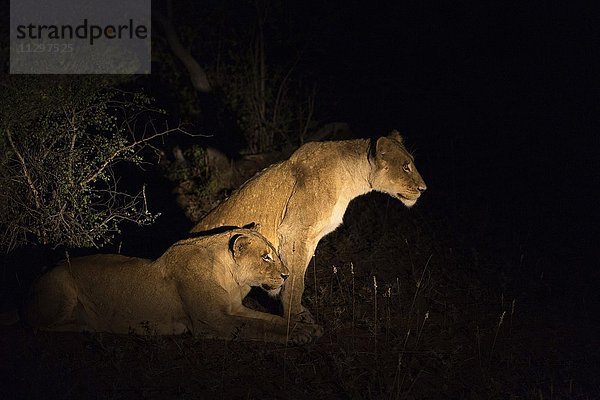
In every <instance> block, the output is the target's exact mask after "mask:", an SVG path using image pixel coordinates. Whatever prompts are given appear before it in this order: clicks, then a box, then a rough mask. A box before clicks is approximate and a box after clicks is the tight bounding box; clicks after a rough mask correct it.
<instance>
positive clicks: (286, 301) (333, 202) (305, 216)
mask: <svg viewBox="0 0 600 400" xmlns="http://www.w3.org/2000/svg"><path fill="white" fill-rule="evenodd" d="M426 188H427V187H426V186H425V182H424V181H423V179H422V178H421V175H419V172H418V171H417V168H416V166H415V165H414V159H413V157H412V155H411V154H410V153H409V152H408V151H407V150H406V148H405V147H404V144H403V141H402V137H401V136H400V134H399V133H398V132H395V131H394V132H392V133H391V134H390V135H389V136H387V137H381V138H379V139H377V140H362V139H359V140H347V141H332V142H313V143H307V144H305V145H304V146H302V147H300V148H299V149H298V150H297V151H296V152H295V153H294V154H293V155H292V156H291V157H290V159H289V160H286V161H283V162H281V163H279V164H274V165H272V166H270V167H269V168H267V169H265V170H263V171H262V172H260V173H259V174H257V175H256V176H255V177H254V178H252V179H250V180H249V181H248V182H246V183H245V184H244V185H243V186H242V187H241V188H240V189H239V190H238V191H236V192H235V193H233V194H232V195H231V197H229V198H228V199H226V200H224V201H223V202H222V203H221V204H219V205H218V206H217V207H216V208H215V209H213V210H212V211H211V212H210V213H208V215H207V216H206V217H205V218H204V219H203V220H202V221H200V223H198V225H196V226H195V227H194V229H193V231H203V230H207V229H212V228H216V227H219V226H224V225H236V226H242V225H245V224H248V223H251V222H253V221H256V222H257V223H258V224H259V225H260V232H261V233H262V234H263V235H264V236H265V237H266V238H267V239H268V240H269V241H270V242H271V243H273V245H274V246H275V247H276V248H277V249H278V251H279V255H280V256H281V258H282V260H283V262H284V263H285V264H286V265H287V266H288V268H289V269H290V271H291V274H292V276H291V279H289V280H288V281H287V282H286V284H285V287H284V292H285V293H283V297H282V300H283V306H284V313H285V315H286V316H287V315H289V314H288V313H291V315H292V316H295V317H296V318H297V319H301V320H304V321H307V322H313V319H312V317H311V315H310V313H308V311H307V310H306V309H304V307H302V305H301V299H302V293H303V292H304V273H305V271H306V268H307V266H308V262H309V261H310V258H311V256H312V255H313V253H314V251H315V249H316V247H317V244H318V243H319V240H321V238H322V237H323V236H325V235H327V234H328V233H330V232H332V231H333V230H334V229H336V228H337V227H338V226H339V225H340V224H341V223H342V219H343V216H344V213H345V211H346V208H347V207H348V203H350V201H351V200H352V199H354V198H355V197H358V196H360V195H362V194H365V193H368V192H370V191H372V190H376V191H380V192H384V193H388V194H389V195H390V196H393V197H395V198H397V199H398V200H400V201H401V202H402V203H404V204H405V205H406V206H407V207H410V206H412V205H414V204H415V202H416V201H417V199H418V198H419V196H420V195H421V193H422V192H423V191H425V189H426Z"/></svg>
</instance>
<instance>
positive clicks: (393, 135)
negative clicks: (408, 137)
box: [387, 129, 404, 145]
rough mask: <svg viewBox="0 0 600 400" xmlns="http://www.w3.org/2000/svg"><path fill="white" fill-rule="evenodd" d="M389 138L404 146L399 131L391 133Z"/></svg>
mask: <svg viewBox="0 0 600 400" xmlns="http://www.w3.org/2000/svg"><path fill="white" fill-rule="evenodd" d="M387 137H388V138H390V139H392V140H395V141H396V142H398V143H400V144H401V145H404V139H403V138H402V135H400V132H398V131H397V130H395V129H394V130H393V131H391V132H390V134H389V135H387Z"/></svg>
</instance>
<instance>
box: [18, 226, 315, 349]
mask: <svg viewBox="0 0 600 400" xmlns="http://www.w3.org/2000/svg"><path fill="white" fill-rule="evenodd" d="M267 255H268V256H267ZM288 273H289V271H288V269H287V268H286V267H285V266H284V264H283V263H282V262H281V260H280V259H279V257H278V256H277V253H276V251H275V249H274V248H273V246H272V245H271V244H269V243H268V242H267V241H266V240H265V238H264V237H263V236H262V235H260V234H259V233H257V232H255V231H253V230H249V229H235V230H231V231H228V232H225V233H219V234H215V235H210V236H205V237H201V238H194V239H188V240H183V241H180V242H177V243H175V244H174V245H173V246H171V247H170V248H169V249H168V250H167V251H166V252H165V254H164V255H163V256H161V257H160V258H159V259H158V260H156V261H151V260H146V259H141V258H133V257H125V256H121V255H115V254H107V255H94V256H88V257H80V258H73V259H71V260H68V261H65V262H63V263H62V264H60V265H58V266H57V267H56V268H54V269H53V270H51V271H50V272H49V273H47V274H45V275H43V276H42V277H41V278H40V279H39V280H38V282H37V283H36V284H35V286H34V290H33V296H32V298H31V301H30V303H29V305H28V306H27V307H26V308H25V310H24V319H25V320H26V322H28V323H29V324H31V325H33V326H35V327H38V328H40V329H44V330H55V331H84V330H87V331H96V332H112V333H121V334H126V333H130V332H134V333H137V334H159V335H170V334H181V333H184V332H187V331H189V332H191V333H193V334H194V335H196V336H201V337H207V338H223V339H242V340H265V341H271V342H279V343H285V342H286V337H287V333H288V324H287V321H286V320H285V319H284V318H282V317H279V316H275V315H271V314H267V313H262V312H258V311H254V310H250V309H248V308H246V307H244V306H243V305H242V299H243V298H244V297H245V296H246V295H247V294H248V292H249V290H250V286H263V285H266V289H270V290H277V289H278V288H280V287H281V286H282V285H283V282H284V278H285V277H286V276H287V274H288ZM320 334H321V331H320V328H319V327H316V326H312V325H307V324H295V323H293V322H292V324H291V326H290V336H289V340H290V342H292V343H307V342H309V341H311V340H312V339H313V337H315V336H319V335H320Z"/></svg>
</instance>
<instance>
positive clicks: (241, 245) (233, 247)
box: [229, 233, 252, 259]
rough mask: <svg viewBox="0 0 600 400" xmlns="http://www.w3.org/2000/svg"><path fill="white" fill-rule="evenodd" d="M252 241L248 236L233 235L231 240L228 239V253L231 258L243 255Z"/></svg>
mask: <svg viewBox="0 0 600 400" xmlns="http://www.w3.org/2000/svg"><path fill="white" fill-rule="evenodd" d="M251 242H252V239H251V238H250V237H249V236H246V235H243V234H241V233H238V234H237V235H233V236H232V237H231V239H229V251H230V252H231V255H232V256H233V258H234V259H235V258H237V257H239V256H241V255H243V254H244V253H245V252H246V250H248V247H249V245H250V243H251Z"/></svg>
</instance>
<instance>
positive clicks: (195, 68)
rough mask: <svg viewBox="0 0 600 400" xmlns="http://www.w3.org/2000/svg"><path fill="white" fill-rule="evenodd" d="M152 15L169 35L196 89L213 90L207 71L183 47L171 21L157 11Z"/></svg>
mask: <svg viewBox="0 0 600 400" xmlns="http://www.w3.org/2000/svg"><path fill="white" fill-rule="evenodd" d="M152 17H153V18H154V19H156V21H158V23H159V24H160V25H161V27H162V28H163V30H164V31H165V36H166V37H167V42H168V43H169V46H170V47H171V51H172V52H173V54H175V56H176V57H177V58H179V60H180V61H181V62H182V63H183V65H184V66H185V68H186V69H187V71H188V73H189V74H190V79H191V80H192V85H193V86H194V89H196V90H197V91H199V92H202V93H208V92H211V91H212V87H211V85H210V82H209V81H208V76H207V75H206V71H204V69H203V68H202V67H201V66H200V64H198V62H197V61H196V60H195V59H194V57H192V55H191V54H190V52H189V51H187V50H186V49H185V48H184V47H183V45H182V44H181V41H180V40H179V37H178V36H177V32H176V31H175V28H174V27H173V24H172V23H171V21H170V20H169V19H168V18H166V17H165V16H164V15H162V14H160V13H157V12H153V13H152Z"/></svg>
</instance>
